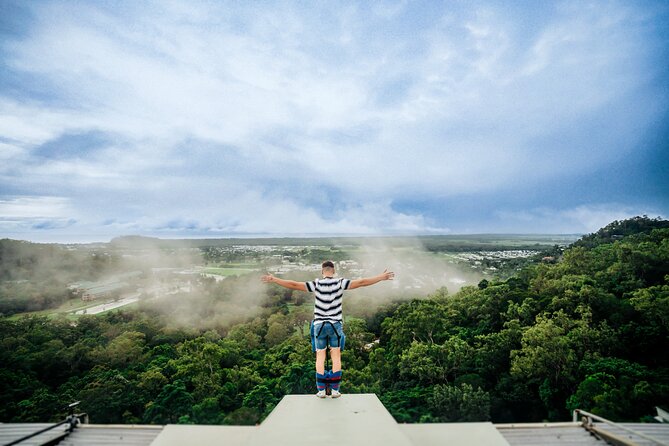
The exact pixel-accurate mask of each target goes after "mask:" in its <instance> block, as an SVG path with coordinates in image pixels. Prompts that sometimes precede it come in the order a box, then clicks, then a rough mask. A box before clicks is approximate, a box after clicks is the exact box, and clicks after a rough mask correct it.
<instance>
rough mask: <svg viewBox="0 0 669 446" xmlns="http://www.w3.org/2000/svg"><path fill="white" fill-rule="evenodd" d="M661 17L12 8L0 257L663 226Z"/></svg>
mask: <svg viewBox="0 0 669 446" xmlns="http://www.w3.org/2000/svg"><path fill="white" fill-rule="evenodd" d="M667 23H669V4H668V3H667V2H664V1H635V2H628V1H593V2H589V1H583V0H578V1H564V2H561V1H556V2H536V1H516V2H507V1H497V2H495V1H488V2H477V1H443V2H438V1H388V2H384V1H375V2H363V1H360V2H346V1H342V2H316V1H315V2H306V1H295V2H291V1H277V2H271V1H268V2H265V1H263V2H239V1H163V0H161V1H143V2H136V1H114V2H109V1H67V0H58V1H49V0H40V1H37V0H35V1H30V0H26V1H24V0H21V1H13V0H0V238H5V237H6V238H13V239H21V240H31V241H39V242H92V241H108V240H109V239H111V238H112V237H115V236H120V235H145V236H155V237H161V238H192V237H196V238H216V237H249V236H270V235H272V236H302V235H311V236H313V235H363V236H372V235H412V234H462V233H468V234H475V233H553V234H557V233H569V234H584V233H589V232H593V231H596V230H597V229H599V228H600V227H602V226H605V225H606V224H608V223H610V222H611V221H613V220H617V219H618V220H619V219H624V218H628V217H631V216H635V215H648V216H650V217H658V216H660V217H663V218H666V217H667V216H668V215H669V175H667V173H666V171H668V170H669V119H667V118H668V117H669V100H668V99H669V88H668V87H669V63H667V60H669V27H667V26H666V24H667Z"/></svg>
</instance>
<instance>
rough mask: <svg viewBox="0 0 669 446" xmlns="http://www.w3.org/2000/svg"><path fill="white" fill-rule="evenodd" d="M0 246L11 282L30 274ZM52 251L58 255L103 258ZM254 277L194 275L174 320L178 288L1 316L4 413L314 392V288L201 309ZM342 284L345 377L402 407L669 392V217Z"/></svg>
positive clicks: (424, 417) (646, 397)
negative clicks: (351, 288)
mask: <svg viewBox="0 0 669 446" xmlns="http://www.w3.org/2000/svg"><path fill="white" fill-rule="evenodd" d="M3 246H5V248H4V251H0V256H2V257H1V258H0V260H1V261H2V262H1V264H2V268H3V269H2V271H0V273H2V274H3V280H5V283H10V282H9V280H8V279H12V280H13V281H14V282H13V283H14V284H16V283H20V280H18V279H20V277H18V276H19V272H20V276H21V277H26V278H30V277H38V275H39V272H38V271H33V270H32V269H31V268H32V267H33V264H34V262H32V263H31V260H30V258H25V257H22V255H21V253H20V251H17V250H13V251H11V250H9V248H7V247H8V246H9V247H11V246H13V245H11V244H7V243H6V244H5V245H3ZM40 249H51V248H46V247H41V248H40ZM8 253H9V254H8ZM10 254H11V255H10ZM49 255H50V256H51V258H52V261H53V263H54V264H55V265H59V266H58V267H59V268H63V269H64V270H73V271H81V270H84V269H86V268H88V269H89V270H95V269H96V268H97V267H98V265H97V264H96V262H98V261H99V259H95V258H94V257H90V256H89V257H81V258H79V257H74V256H72V255H68V256H65V257H64V258H63V259H59V258H58V256H59V255H61V254H59V251H55V252H51V251H50V252H49ZM17 268H18V269H20V271H17ZM70 274H74V273H70ZM21 280H27V279H21ZM251 283H259V274H258V275H255V274H249V275H246V276H242V277H230V278H227V279H226V280H225V281H222V282H216V281H213V280H207V279H206V278H202V279H201V281H200V283H199V284H198V287H199V288H198V289H199V290H200V293H199V295H198V300H199V305H198V306H197V307H196V308H197V309H198V310H197V311H199V312H201V314H199V315H198V314H196V315H192V316H195V318H194V319H192V318H191V320H196V321H197V320H198V318H197V317H198V316H200V317H201V320H202V323H201V324H193V323H191V324H178V323H175V322H174V321H175V320H178V319H179V318H178V317H177V316H178V315H179V313H183V312H185V311H188V308H189V305H190V303H189V302H183V301H182V300H180V299H181V298H182V296H180V295H179V294H176V295H174V296H171V297H170V298H169V300H168V301H166V302H165V304H164V307H165V308H162V309H158V308H157V307H156V306H155V305H148V304H140V305H138V306H136V307H133V308H132V309H124V310H118V311H114V312H109V313H104V314H101V315H98V316H82V317H80V318H78V319H76V320H72V319H69V318H66V317H55V318H54V317H46V316H20V317H16V316H14V317H7V316H3V317H0V398H2V401H3V404H2V405H1V406H0V421H4V422H18V421H42V422H44V421H56V420H60V419H62V417H63V416H64V407H65V406H66V405H67V404H68V403H70V402H73V401H81V405H80V408H81V410H82V411H85V412H87V413H88V414H89V416H90V420H91V422H94V423H149V424H166V423H197V424H256V423H258V422H260V421H261V420H262V419H263V418H264V417H266V416H267V415H268V414H269V412H270V411H271V410H272V409H273V408H274V406H275V405H276V404H277V403H278V402H279V401H280V399H281V398H282V396H283V395H286V394H291V393H314V392H315V390H314V387H315V385H314V365H313V353H312V352H311V348H310V344H309V339H308V330H307V321H308V320H309V318H310V310H311V297H310V296H309V295H307V294H306V293H300V292H290V291H286V290H284V289H280V288H278V287H276V286H264V285H263V288H262V293H264V294H263V299H262V300H260V301H258V302H256V303H257V309H256V311H253V312H250V313H248V314H245V315H243V316H239V317H237V318H232V319H231V318H222V319H215V318H213V319H212V318H211V317H210V316H211V313H212V311H213V310H212V309H214V308H220V305H222V304H226V303H228V304H230V305H232V304H233V302H232V299H233V298H232V294H235V293H238V290H239V289H240V288H241V289H244V288H245V287H250V286H251V285H250V284H251ZM3 286H4V287H5V288H4V291H3V292H4V293H5V294H4V295H3V297H2V299H8V298H9V297H11V296H9V295H10V294H11V286H13V285H11V284H9V285H7V284H6V285H3ZM64 289H65V288H64ZM34 295H35V296H38V295H39V286H36V288H35V290H34ZM349 296H350V297H349ZM345 299H349V300H345V303H344V311H345V313H348V314H349V317H347V318H346V320H345V332H346V336H347V341H346V350H345V351H344V352H343V355H342V359H343V361H342V362H343V369H344V376H343V382H342V391H343V392H344V393H363V392H364V393H376V394H377V395H378V396H379V398H380V399H381V401H382V402H383V404H384V405H385V406H386V408H387V409H388V410H389V411H390V412H391V414H392V415H393V416H394V417H395V419H396V420H397V421H399V422H407V423H415V422H449V421H486V420H491V421H493V422H533V421H543V420H547V421H558V420H568V419H570V418H571V415H570V411H571V410H573V409H575V408H580V409H584V410H587V411H590V412H593V413H595V414H598V415H601V416H603V417H605V418H608V419H611V420H614V421H649V422H650V421H652V415H653V414H654V407H655V406H660V407H663V408H665V409H669V355H667V354H666V352H667V351H669V221H666V220H661V219H659V218H657V219H651V218H648V217H645V216H644V217H635V218H633V219H629V220H624V221H615V222H613V223H611V224H609V225H608V226H606V227H604V228H602V229H600V230H599V231H597V232H596V233H593V234H590V235H587V236H584V237H582V238H581V239H580V240H578V241H577V242H575V243H574V244H572V245H571V246H569V247H568V248H567V249H565V250H563V251H562V252H561V253H560V254H559V257H558V258H557V259H556V261H555V262H542V261H540V260H537V261H536V262H533V263H532V264H530V265H526V266H524V267H523V268H522V269H521V270H520V271H518V272H517V274H515V275H513V276H512V277H510V278H507V279H504V280H501V279H499V280H495V279H493V280H482V281H481V282H480V283H478V285H477V286H466V287H463V288H462V289H461V290H460V291H459V292H457V293H454V294H449V293H448V291H447V290H446V289H445V288H442V289H439V290H437V291H436V292H434V293H431V294H429V295H427V296H415V298H412V299H408V300H407V299H404V300H397V301H393V302H387V303H386V304H384V305H382V306H381V307H379V308H377V309H375V310H374V311H362V310H360V308H359V306H358V307H356V304H355V299H356V297H355V295H354V294H349V295H347V296H346V298H345ZM234 304H235V305H237V303H234ZM376 341H378V342H376Z"/></svg>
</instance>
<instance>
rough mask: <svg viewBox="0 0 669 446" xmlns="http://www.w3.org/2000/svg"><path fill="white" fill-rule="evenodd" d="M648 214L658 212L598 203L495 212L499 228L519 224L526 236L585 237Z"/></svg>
mask: <svg viewBox="0 0 669 446" xmlns="http://www.w3.org/2000/svg"><path fill="white" fill-rule="evenodd" d="M648 214H650V216H651V217H655V214H657V212H653V210H652V209H651V210H649V209H648V208H643V207H632V206H627V205H624V204H621V203H600V204H592V205H580V206H576V207H573V208H564V209H555V208H549V207H542V208H535V209H526V210H518V211H509V210H505V211H499V212H497V215H496V217H498V218H499V220H500V224H501V225H504V226H506V227H514V226H516V225H518V224H521V225H522V227H524V228H528V229H529V232H534V233H555V234H560V233H574V234H586V233H592V232H596V231H597V230H598V229H600V228H603V227H604V226H606V225H608V224H609V223H611V222H612V221H614V220H624V219H626V218H631V217H634V216H638V215H648ZM530 228H534V230H531V229H530Z"/></svg>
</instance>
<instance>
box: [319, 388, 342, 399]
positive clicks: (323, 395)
mask: <svg viewBox="0 0 669 446" xmlns="http://www.w3.org/2000/svg"><path fill="white" fill-rule="evenodd" d="M337 393H339V392H337ZM316 396H317V397H318V398H325V390H319V391H318V393H317V394H316Z"/></svg>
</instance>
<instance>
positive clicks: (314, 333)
mask: <svg viewBox="0 0 669 446" xmlns="http://www.w3.org/2000/svg"><path fill="white" fill-rule="evenodd" d="M310 331H311V349H312V350H313V351H317V350H325V349H326V348H327V347H328V346H329V347H330V348H337V347H339V348H340V349H341V350H342V351H343V350H344V343H345V341H346V336H344V328H343V326H342V323H341V322H318V323H314V321H311V329H310Z"/></svg>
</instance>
